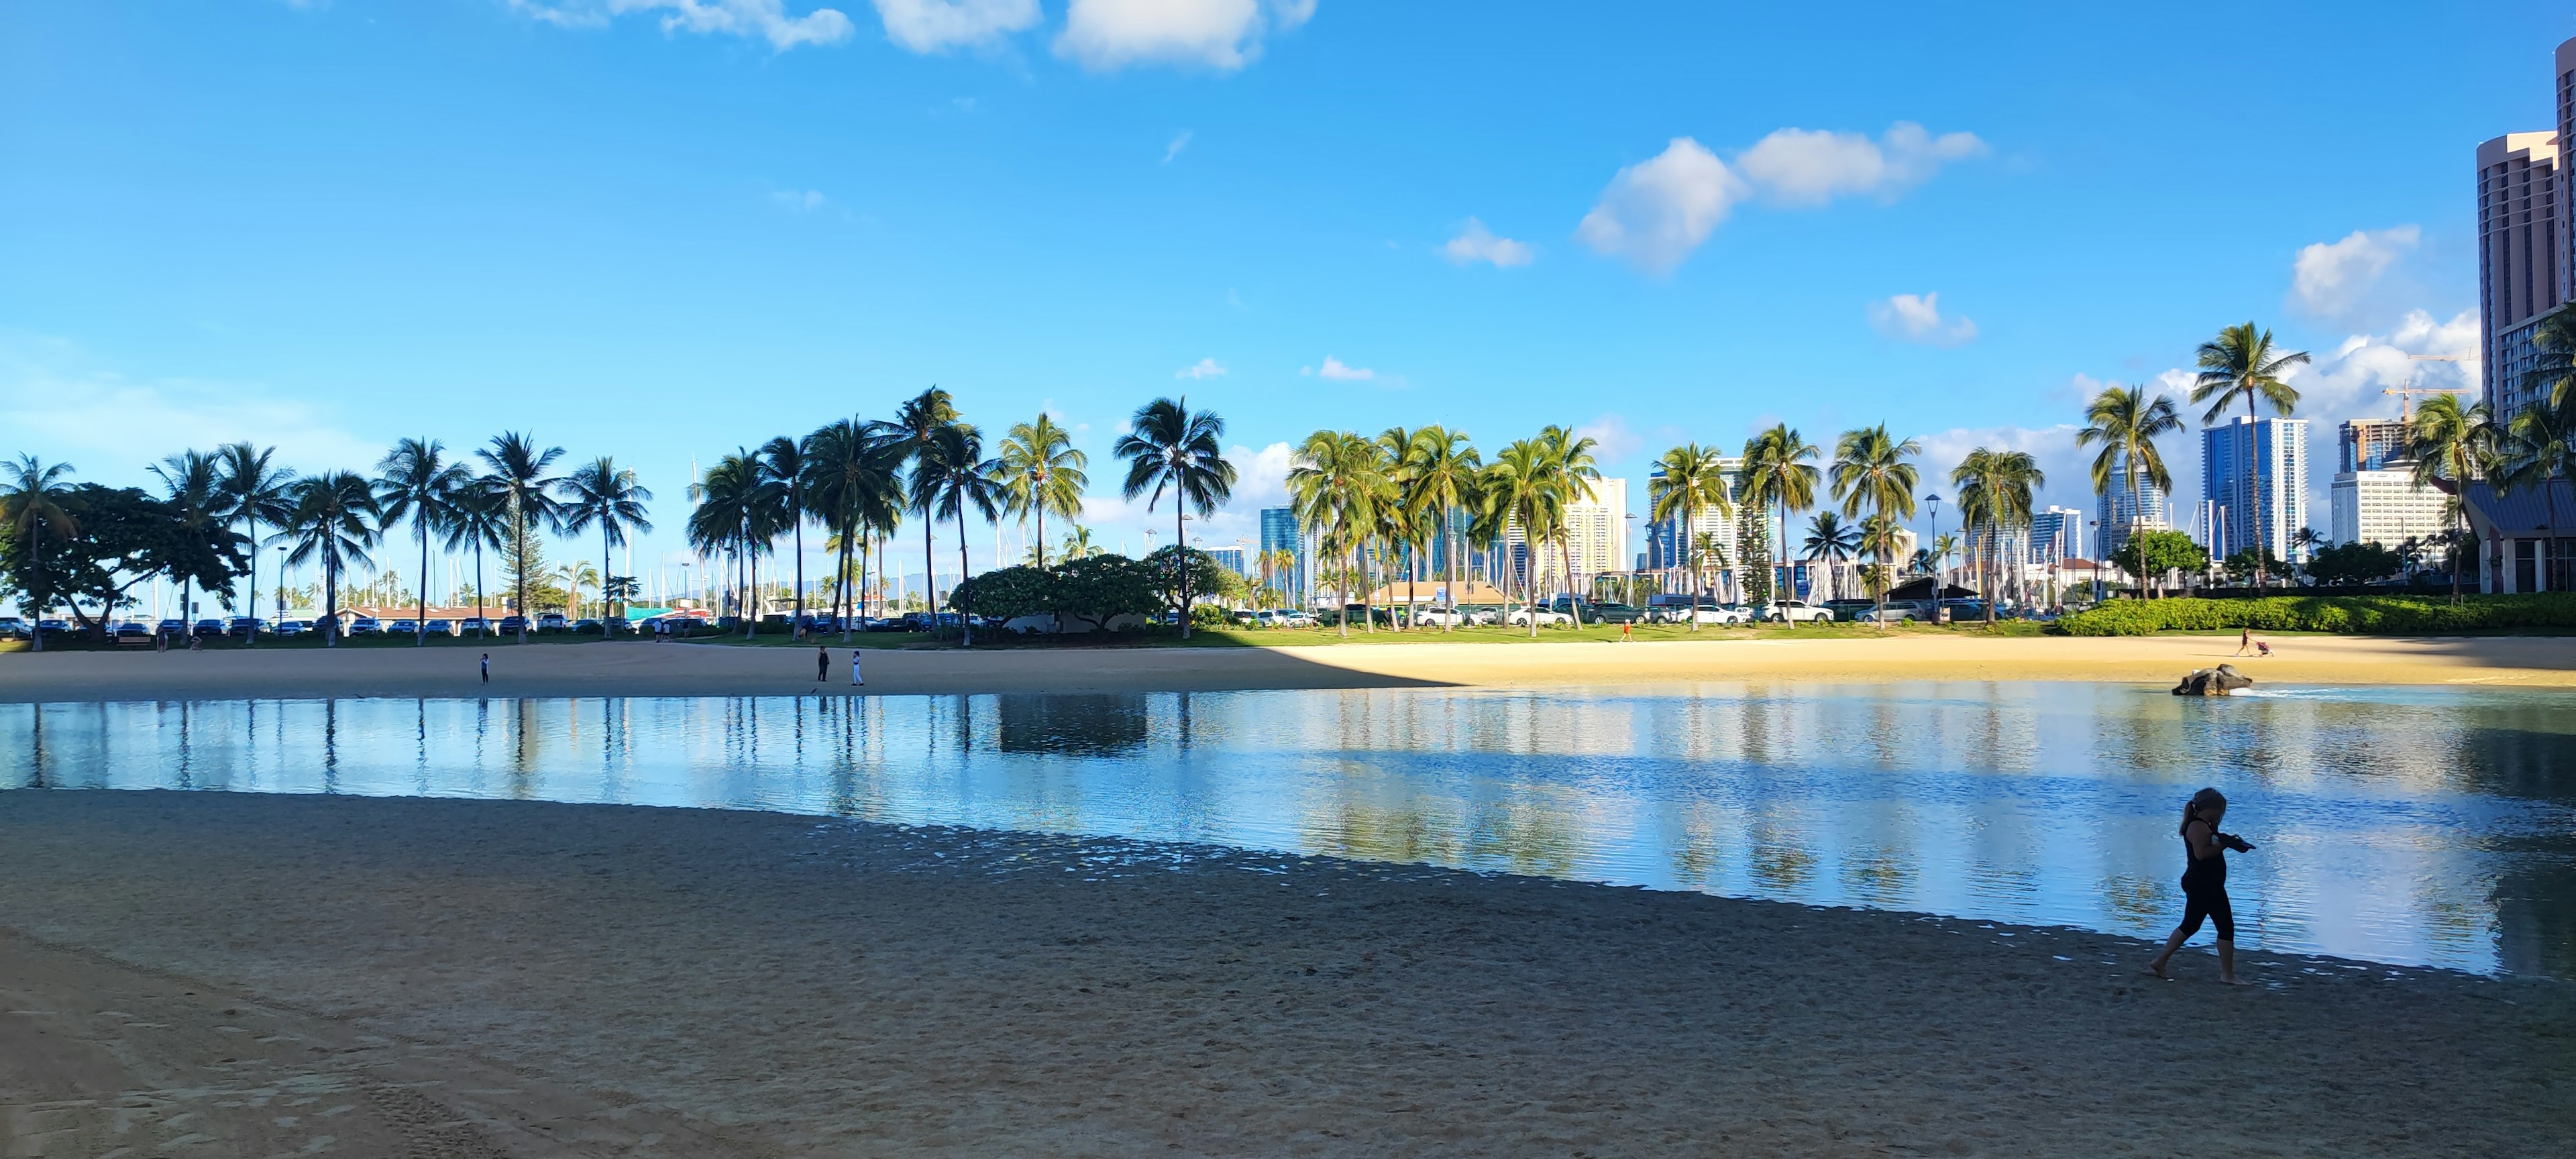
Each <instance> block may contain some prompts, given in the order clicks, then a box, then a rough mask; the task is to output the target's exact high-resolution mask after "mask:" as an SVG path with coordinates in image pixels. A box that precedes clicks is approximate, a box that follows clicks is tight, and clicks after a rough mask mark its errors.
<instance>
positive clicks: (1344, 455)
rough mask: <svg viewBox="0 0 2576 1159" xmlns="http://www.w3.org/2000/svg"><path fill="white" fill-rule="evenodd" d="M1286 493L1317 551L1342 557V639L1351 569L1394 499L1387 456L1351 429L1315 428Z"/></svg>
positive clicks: (1338, 619)
mask: <svg viewBox="0 0 2576 1159" xmlns="http://www.w3.org/2000/svg"><path fill="white" fill-rule="evenodd" d="M1287 481H1288V495H1289V498H1290V502H1291V503H1292V505H1293V508H1294V510H1295V512H1296V517H1297V522H1298V525H1299V526H1301V527H1303V528H1304V529H1305V530H1306V531H1307V532H1309V533H1311V534H1313V535H1314V536H1315V540H1316V549H1317V553H1318V554H1319V555H1324V556H1330V557H1332V558H1335V559H1338V560H1341V561H1343V562H1342V564H1341V565H1339V566H1336V567H1335V568H1333V572H1334V574H1335V576H1336V578H1338V579H1340V580H1341V593H1342V601H1341V604H1340V605H1339V606H1338V609H1337V610H1336V612H1335V614H1334V617H1333V618H1334V620H1335V623H1336V625H1337V626H1338V627H1339V628H1340V630H1341V634H1342V636H1343V637H1344V638H1348V637H1349V636H1350V634H1351V618H1350V606H1351V572H1352V570H1353V568H1354V567H1355V566H1356V557H1357V555H1358V553H1359V552H1360V551H1361V550H1362V549H1363V547H1364V545H1365V542H1366V536H1367V529H1368V528H1369V527H1370V526H1371V525H1372V524H1373V523H1374V522H1375V520H1376V508H1377V506H1378V505H1379V504H1382V503H1387V502H1391V501H1393V499H1394V491H1395V487H1394V484H1393V483H1392V481H1390V480H1389V479H1388V478H1387V477H1386V469H1385V460H1384V459H1383V458H1382V457H1381V456H1380V455H1379V454H1378V448H1377V445H1376V444H1375V443H1372V442H1370V441H1369V440H1368V439H1367V438H1365V437H1363V436H1361V435H1358V434H1354V433H1352V432H1350V431H1316V432H1315V433H1313V434H1310V435H1308V436H1306V441H1305V442H1303V443H1301V444H1299V445H1298V447H1297V454H1296V458H1295V461H1294V463H1293V464H1292V465H1291V466H1290V467H1289V468H1288V480H1287Z"/></svg>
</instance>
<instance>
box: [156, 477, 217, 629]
mask: <svg viewBox="0 0 2576 1159" xmlns="http://www.w3.org/2000/svg"><path fill="white" fill-rule="evenodd" d="M151 470H152V473H153V475H155V476H156V477H158V478H159V479H160V480H161V484H162V488H163V501H164V502H166V503H168V504H169V505H170V511H171V514H172V516H174V517H175V518H176V519H177V521H178V531H179V532H180V533H181V534H182V535H185V536H187V537H189V538H193V539H205V540H209V541H213V542H216V543H230V542H232V541H233V540H234V539H236V538H238V537H237V536H236V535H235V534H234V533H233V531H232V529H231V528H229V527H226V526H224V517H223V464H222V460H220V459H219V458H218V457H216V456H214V455H209V454H207V453H205V452H203V451H183V452H181V453H179V454H176V455H172V456H170V457H168V458H166V459H163V460H161V462H160V463H158V464H156V465H155V466H153V467H152V469H151ZM170 578H172V579H174V580H177V581H178V583H179V615H180V617H181V618H182V619H190V618H193V617H194V616H195V614H196V613H195V612H194V610H193V608H194V605H195V603H196V601H195V599H194V595H195V593H194V591H193V590H192V589H193V588H194V587H195V584H194V582H193V581H192V580H191V578H190V577H189V576H188V575H186V574H184V573H183V574H179V575H173V576H171V577H170ZM231 581H232V576H231V575H230V574H227V575H226V576H225V578H224V583H223V584H222V585H221V589H220V590H221V592H222V595H221V596H220V597H219V598H220V600H221V602H222V603H223V605H224V606H225V607H227V608H229V607H231V606H232V604H233V595H232V582H231ZM208 590H215V589H213V588H209V589H208Z"/></svg>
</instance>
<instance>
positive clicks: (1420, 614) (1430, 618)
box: [1413, 608, 1467, 628]
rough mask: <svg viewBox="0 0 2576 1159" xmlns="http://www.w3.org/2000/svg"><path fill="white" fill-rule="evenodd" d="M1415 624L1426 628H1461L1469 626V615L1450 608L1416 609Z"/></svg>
mask: <svg viewBox="0 0 2576 1159" xmlns="http://www.w3.org/2000/svg"><path fill="white" fill-rule="evenodd" d="M1413 622H1414V623H1415V624H1416V625H1419V626H1421V627H1425V628H1460V627H1465V626H1466V624H1467V613H1466V612H1465V611H1463V610H1459V611H1452V610H1451V609H1448V608H1416V609H1414V612H1413Z"/></svg>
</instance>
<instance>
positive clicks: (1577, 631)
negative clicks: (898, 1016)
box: [692, 621, 2045, 648]
mask: <svg viewBox="0 0 2576 1159" xmlns="http://www.w3.org/2000/svg"><path fill="white" fill-rule="evenodd" d="M2044 628H2045V625H2041V624H2034V623H2026V622H2018V621H2015V622H2006V623H2001V624H1997V625H1995V628H1994V629H1993V630H1992V631H1991V632H1989V631H1988V630H1987V629H1986V628H1985V627H1984V626H1983V625H1980V624H1957V625H1952V626H1949V627H1938V626H1934V625H1929V624H1893V625H1890V626H1888V627H1886V628H1875V627H1871V626H1870V625H1867V624H1846V623H1834V624H1802V625H1800V626H1798V627H1795V628H1792V627H1789V626H1788V625H1785V624H1753V625H1747V626H1744V627H1716V626H1704V627H1702V628H1701V629H1700V630H1699V631H1697V632H1693V631H1691V630H1690V629H1689V628H1688V627H1685V626H1681V625H1667V624H1652V625H1649V624H1639V625H1637V628H1636V635H1635V638H1636V639H1639V640H1831V639H1872V638H1877V637H1883V636H1902V635H1939V636H1959V635H1966V636H1985V635H1993V636H2037V635H2041V634H2042V633H2043V630H2044ZM1619 638H1620V636H1619V629H1618V628H1616V627H1604V626H1597V625H1596V626H1591V627H1585V628H1540V629H1539V630H1538V635H1537V636H1536V637H1532V636H1531V635H1530V631H1529V629H1527V628H1459V629H1457V630H1455V631H1450V632H1443V631H1441V630H1440V629H1438V628H1408V629H1405V630H1404V631H1401V632H1399V631H1396V630H1394V629H1393V628H1387V627H1380V628H1379V629H1378V630H1377V631H1375V632H1370V631H1368V630H1367V629H1365V628H1362V627H1359V626H1357V625H1353V626H1352V628H1351V634H1350V636H1349V638H1348V639H1345V638H1343V636H1342V635H1341V633H1340V632H1339V631H1338V630H1337V629H1333V628H1277V629H1266V630H1265V629H1259V628H1197V629H1193V630H1192V631H1191V633H1190V638H1189V639H1188V640H1186V641H1185V640H1183V639H1181V635H1180V633H1179V632H1178V631H1177V630H1174V629H1171V628H1156V629H1152V630H1150V631H1142V632H1116V633H1108V634H1094V635H1087V636H1070V637H1067V636H1014V635H1008V634H1004V633H985V632H978V633H976V634H975V646H976V647H978V648H988V647H989V648H1282V647H1313V646H1334V647H1352V646H1362V645H1403V644H1498V645H1514V644H1518V645H1530V644H1571V643H1582V642H1586V641H1612V640H1617V639H1619ZM851 640H852V642H854V643H857V644H861V645H863V646H865V647H869V648H914V647H919V648H941V647H954V646H955V645H956V639H955V638H954V637H933V636H928V635H923V634H919V633H887V632H861V633H857V634H854V635H853V636H852V637H851ZM692 642H693V643H699V644H722V645H730V646H733V647H753V648H792V647H812V646H814V645H815V644H827V645H832V646H839V644H840V643H841V636H840V633H837V632H827V633H823V634H822V635H820V636H817V637H815V638H813V639H809V640H807V641H805V642H804V643H802V644H799V643H796V642H795V641H793V640H791V639H789V638H788V637H786V636H783V635H764V636H756V637H753V638H752V639H749V640H745V639H743V638H742V637H741V636H739V635H733V636H700V637H698V638H697V639H696V640H694V641H692Z"/></svg>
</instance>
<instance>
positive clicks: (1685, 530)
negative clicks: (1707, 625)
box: [1646, 443, 1735, 632]
mask: <svg viewBox="0 0 2576 1159" xmlns="http://www.w3.org/2000/svg"><path fill="white" fill-rule="evenodd" d="M1657 464H1658V465H1659V466H1660V467H1661V468H1662V471H1661V473H1659V474H1657V475H1655V476H1653V477H1652V478H1649V479H1647V480H1646V497H1647V502H1648V503H1649V504H1650V506H1649V507H1648V508H1647V512H1646V517H1647V518H1648V519H1652V520H1654V521H1655V522H1657V523H1670V524H1672V525H1673V526H1674V528H1675V529H1676V531H1675V534H1674V542H1675V544H1676V546H1679V547H1681V548H1682V550H1683V552H1684V553H1685V554H1686V555H1687V557H1688V563H1687V565H1686V566H1688V567H1689V568H1690V577H1691V603H1692V605H1693V610H1692V612H1691V618H1690V628H1691V631H1694V632H1696V631H1699V612H1698V610H1697V605H1698V603H1699V599H1700V597H1702V596H1704V595H1705V594H1707V588H1708V570H1707V568H1706V567H1705V566H1703V560H1702V557H1701V555H1700V551H1701V547H1702V545H1701V543H1700V540H1701V538H1702V536H1701V534H1700V532H1699V515H1700V512H1702V511H1711V510H1713V511H1716V512H1717V513H1718V515H1719V516H1720V517H1722V518H1727V519H1732V518H1734V517H1735V503H1734V501H1733V500H1732V499H1731V498H1730V497H1729V496H1728V495H1727V481H1726V457H1725V456H1724V455H1721V454H1719V453H1718V452H1717V451H1716V450H1715V449H1713V448H1709V447H1703V446H1701V445H1699V444H1698V443H1684V444H1682V445H1681V446H1678V447H1674V448H1672V449H1671V450H1668V451H1665V452H1664V457H1663V458H1662V459H1659V460H1657Z"/></svg>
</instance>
